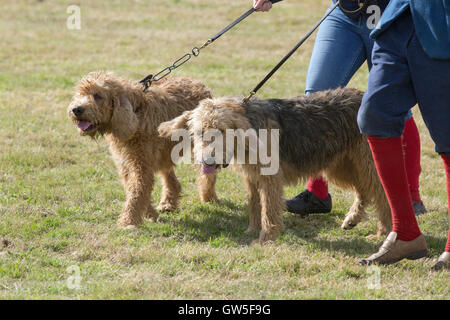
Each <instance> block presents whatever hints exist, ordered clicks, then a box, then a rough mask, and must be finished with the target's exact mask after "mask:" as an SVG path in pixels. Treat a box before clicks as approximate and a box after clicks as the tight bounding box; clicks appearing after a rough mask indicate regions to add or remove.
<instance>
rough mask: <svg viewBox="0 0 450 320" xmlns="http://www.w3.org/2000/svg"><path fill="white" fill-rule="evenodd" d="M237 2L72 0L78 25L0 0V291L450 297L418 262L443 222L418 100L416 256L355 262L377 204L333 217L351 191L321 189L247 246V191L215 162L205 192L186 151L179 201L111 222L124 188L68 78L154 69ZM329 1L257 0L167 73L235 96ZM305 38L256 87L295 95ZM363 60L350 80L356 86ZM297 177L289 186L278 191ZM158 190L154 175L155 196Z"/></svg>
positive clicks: (14, 294) (57, 11)
mask: <svg viewBox="0 0 450 320" xmlns="http://www.w3.org/2000/svg"><path fill="white" fill-rule="evenodd" d="M250 2H251V1H250V0H232V1H219V0H179V1H176V0H172V1H169V0H164V1H161V0H148V1H138V0H136V1H106V0H104V1H85V0H78V1H76V2H75V4H78V5H80V7H81V30H69V29H68V28H67V27H66V20H67V18H68V17H69V14H68V13H67V12H66V10H67V7H68V6H69V5H70V4H72V2H69V1H56V0H45V1H31V0H28V1H25V0H18V1H9V2H8V4H6V5H4V6H2V10H0V34H1V35H2V41H1V43H0V240H1V242H0V299H17V298H18V299H37V298H44V299H63V298H69V299H113V298H115V299H142V298H144V299H184V298H186V299H211V298H220V299H222V298H224V299H231V298H249V299H259V298H261V299H449V298H450V287H449V283H450V273H449V272H439V273H435V272H431V271H430V267H431V266H432V264H433V260H434V259H436V258H437V256H438V255H439V254H440V253H441V252H442V250H443V248H444V245H445V241H446V235H447V227H448V214H447V206H446V201H447V200H446V195H445V186H444V171H443V168H442V164H441V160H440V158H439V157H438V156H437V155H436V154H435V153H434V151H433V148H434V146H433V144H432V142H431V140H430V137H429V134H428V132H427V131H426V128H425V126H424V124H423V121H422V119H421V117H420V114H419V113H417V110H414V111H415V115H416V120H417V123H418V125H419V129H420V131H421V137H422V167H423V172H422V175H421V190H422V196H423V200H424V202H425V204H426V206H427V208H428V209H429V211H430V212H429V213H428V214H426V215H424V216H421V217H419V219H418V220H419V223H420V226H421V228H422V231H423V232H424V234H425V236H426V239H427V242H428V245H429V248H430V251H431V254H430V257H429V258H428V259H422V260H420V261H414V262H412V261H403V262H400V263H398V264H396V265H394V266H388V267H380V268H379V269H367V268H365V267H361V266H358V265H357V261H358V259H360V258H362V257H365V256H367V255H368V254H371V253H373V252H374V251H376V250H377V248H378V246H379V245H380V243H381V241H382V239H378V240H376V239H375V240H372V239H371V240H369V239H367V238H366V237H367V236H368V235H370V234H371V233H372V232H373V230H374V229H375V220H374V218H370V220H369V221H367V222H364V223H362V224H360V225H359V226H358V227H357V228H355V229H354V230H351V231H344V230H341V229H340V224H341V222H342V220H343V218H344V216H345V213H346V210H347V209H348V208H349V206H350V204H351V201H352V195H351V194H350V193H348V192H345V191H342V190H339V189H336V188H334V187H331V190H332V195H333V200H334V208H333V211H332V213H331V214H328V215H311V216H309V217H307V218H300V217H298V216H295V215H293V214H289V213H285V214H284V222H285V226H286V230H285V232H284V233H283V234H282V236H281V237H280V238H279V239H278V240H277V241H276V242H275V243H274V244H272V245H268V246H264V247H261V246H250V245H249V243H250V242H251V240H252V239H253V238H255V237H256V235H246V234H245V233H244V230H245V229H246V227H247V219H248V218H247V209H246V193H245V191H244V188H243V184H242V182H241V181H240V179H239V177H238V176H237V175H236V174H234V173H233V172H231V171H230V170H224V171H223V172H222V173H221V174H220V177H219V179H218V186H217V189H218V195H219V197H220V198H221V203H219V204H202V203H200V201H199V198H198V195H197V194H196V190H195V186H194V184H195V173H194V172H193V170H192V167H190V166H188V165H182V166H179V167H178V168H177V175H178V177H179V178H180V180H181V182H182V184H183V191H184V197H183V199H182V202H181V206H180V209H179V210H178V211H176V212H173V213H169V214H163V215H162V216H161V222H160V223H156V224H154V223H151V222H149V221H147V222H146V223H145V224H144V225H143V226H142V227H140V228H138V229H136V230H120V229H118V228H117V227H116V220H117V218H118V215H119V213H120V210H121V207H122V202H123V200H124V191H123V188H122V186H121V184H120V182H119V179H118V175H117V173H116V170H115V168H114V165H113V163H112V160H111V158H110V156H109V153H108V151H107V148H106V145H105V143H104V141H102V140H100V141H99V142H97V143H96V142H93V141H91V140H90V139H86V138H81V137H79V136H78V134H77V132H76V129H75V128H74V126H73V125H72V123H71V122H70V121H69V120H68V118H67V115H66V107H67V105H68V103H69V101H70V98H71V96H72V94H73V88H74V85H75V83H76V82H77V81H78V80H79V79H80V78H81V77H82V76H83V75H85V74H86V73H88V72H90V71H93V70H98V69H104V70H112V71H115V72H116V73H118V74H120V75H122V76H124V77H129V78H133V79H140V78H142V77H144V76H145V75H147V74H148V73H152V72H156V71H159V70H160V69H162V68H163V67H166V66H168V65H169V64H171V63H172V61H173V60H174V59H176V58H178V57H179V56H181V55H182V54H184V53H185V52H187V51H188V50H190V49H191V48H192V47H193V46H199V45H201V44H202V43H203V42H204V41H205V40H206V39H207V38H208V37H210V36H212V35H213V34H215V33H216V32H217V31H219V30H220V29H221V28H222V27H223V26H225V25H226V24H228V23H229V22H230V21H232V20H233V19H235V18H236V17H237V16H239V15H240V14H241V13H243V12H244V11H245V10H246V9H248V8H249V6H250ZM328 4H329V1H328V0H320V1H319V0H302V1H285V2H284V3H280V4H277V5H276V6H275V7H276V8H275V9H273V10H272V11H271V12H270V13H266V14H255V15H254V16H251V17H250V18H248V20H246V21H245V22H244V23H242V24H241V25H239V26H238V27H237V28H235V29H233V30H232V31H230V32H229V33H228V34H226V35H225V36H223V38H221V39H219V40H218V41H217V42H216V43H214V45H211V46H210V47H208V48H207V49H205V50H204V51H202V53H201V55H200V56H199V57H198V58H195V59H193V61H191V62H190V63H188V64H186V65H185V66H183V68H180V69H178V70H176V71H175V75H184V76H190V77H193V78H195V79H199V80H201V81H203V82H204V83H205V84H206V85H207V86H208V87H209V88H211V90H212V91H213V93H214V95H215V96H222V95H243V94H247V93H248V92H249V91H250V90H251V89H252V88H253V87H254V86H255V85H256V83H257V82H258V81H259V80H260V79H261V78H262V77H263V76H264V75H265V74H266V73H267V72H268V71H269V69H270V68H271V67H272V66H273V65H274V64H275V63H276V62H277V61H278V60H279V59H280V58H281V57H282V56H283V55H284V54H285V53H286V52H287V51H288V50H289V49H290V48H291V47H292V46H293V45H294V44H295V43H296V42H297V40H298V39H300V37H301V36H302V35H303V34H304V33H305V32H306V31H307V30H308V29H309V28H310V27H311V26H312V25H313V23H314V22H315V21H316V20H318V19H319V18H320V17H321V15H322V14H323V12H324V11H325V9H326V8H327V6H328ZM312 45H313V39H310V40H309V41H308V42H307V43H306V44H305V45H304V46H303V47H302V48H301V49H300V50H299V52H298V53H296V54H295V55H294V56H293V58H292V59H291V60H290V61H289V62H288V63H287V64H286V65H285V66H284V67H283V68H282V69H281V70H280V71H279V72H278V73H277V74H276V75H275V76H274V78H273V79H272V80H270V82H268V83H267V85H266V86H265V87H264V88H263V89H262V90H261V93H260V96H261V97H289V96H294V95H299V94H301V93H302V92H303V90H304V84H305V75H306V71H307V66H308V61H309V57H310V54H311V50H312ZM366 69H367V68H366V67H363V68H362V69H361V70H360V71H359V72H358V74H357V75H356V76H355V77H354V79H353V80H352V82H351V84H350V86H353V87H357V88H359V89H363V90H364V89H365V86H366V82H367V70H366ZM303 187H304V186H303V185H302V186H298V187H290V188H286V189H285V196H286V197H290V196H293V195H294V194H296V193H297V191H298V190H299V189H300V188H303ZM159 194H160V185H159V184H158V186H157V188H156V190H155V201H158V200H159ZM77 271H79V277H78V276H77ZM374 277H375V278H374ZM376 277H378V278H379V285H378V286H376V287H375V288H373V287H372V286H371V285H370V284H371V283H372V282H373V281H374V279H375V280H376ZM77 279H79V280H80V281H79V282H77ZM77 284H79V286H77Z"/></svg>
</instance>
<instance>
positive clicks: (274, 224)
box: [258, 175, 285, 243]
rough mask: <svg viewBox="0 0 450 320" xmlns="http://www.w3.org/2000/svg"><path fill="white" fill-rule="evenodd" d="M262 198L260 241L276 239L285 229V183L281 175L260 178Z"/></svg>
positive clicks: (259, 185)
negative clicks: (283, 183) (283, 215)
mask: <svg viewBox="0 0 450 320" xmlns="http://www.w3.org/2000/svg"><path fill="white" fill-rule="evenodd" d="M258 180H259V181H258V188H259V196H260V200H261V232H260V234H259V242H260V243H265V242H268V241H274V240H275V239H276V238H277V237H278V236H279V235H280V233H281V231H282V230H283V229H284V226H283V218H282V211H283V210H284V208H285V206H284V203H283V199H282V197H283V185H282V181H281V179H280V177H279V175H273V176H261V177H260V178H259V179H258Z"/></svg>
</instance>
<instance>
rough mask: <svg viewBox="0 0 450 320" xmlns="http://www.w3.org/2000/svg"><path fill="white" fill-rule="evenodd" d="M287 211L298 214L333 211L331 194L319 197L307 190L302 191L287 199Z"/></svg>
mask: <svg viewBox="0 0 450 320" xmlns="http://www.w3.org/2000/svg"><path fill="white" fill-rule="evenodd" d="M284 203H285V204H286V208H287V211H289V212H292V213H297V214H302V215H306V214H310V213H329V212H331V205H332V202H331V195H330V194H328V197H327V198H325V199H319V198H317V196H316V195H315V194H314V193H312V192H310V191H309V190H305V191H303V192H302V193H300V194H298V195H296V196H295V197H294V198H292V199H290V200H285V201H284Z"/></svg>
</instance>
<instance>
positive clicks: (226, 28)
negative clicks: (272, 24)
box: [207, 0, 283, 43]
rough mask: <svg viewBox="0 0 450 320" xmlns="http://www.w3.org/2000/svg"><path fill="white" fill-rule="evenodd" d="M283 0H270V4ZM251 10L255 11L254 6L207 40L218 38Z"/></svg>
mask: <svg viewBox="0 0 450 320" xmlns="http://www.w3.org/2000/svg"><path fill="white" fill-rule="evenodd" d="M280 1H283V0H271V1H270V2H272V4H275V3H277V2H280ZM253 12H255V9H254V8H251V9H250V10H248V11H247V12H246V13H244V14H243V15H242V16H240V17H239V18H237V19H236V20H234V21H233V22H232V23H231V24H229V25H228V26H226V27H225V28H223V29H222V30H221V31H220V32H219V33H217V34H216V35H215V36H213V37H211V38H209V39H208V41H207V42H209V43H212V42H214V41H215V40H217V39H218V38H220V36H222V35H223V34H224V33H225V32H227V31H228V30H230V29H231V28H233V27H234V26H235V25H237V24H238V23H239V22H241V21H242V20H244V19H245V18H247V17H248V16H249V15H251V14H252V13H253Z"/></svg>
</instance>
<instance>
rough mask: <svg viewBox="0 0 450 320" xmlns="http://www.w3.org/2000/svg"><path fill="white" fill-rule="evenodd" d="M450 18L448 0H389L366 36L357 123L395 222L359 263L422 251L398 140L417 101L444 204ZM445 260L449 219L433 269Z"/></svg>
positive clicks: (448, 165) (449, 163)
mask: <svg viewBox="0 0 450 320" xmlns="http://www.w3.org/2000/svg"><path fill="white" fill-rule="evenodd" d="M449 21H450V10H449V7H448V0H433V1H430V0H414V1H412V0H391V1H390V3H389V5H388V7H387V8H386V10H385V11H384V14H383V16H382V17H381V20H380V23H379V25H378V28H377V29H376V30H375V31H374V32H372V34H371V37H374V38H375V44H374V48H373V53H372V63H373V67H372V70H371V71H370V75H369V85H368V89H367V92H366V93H365V95H364V98H363V101H362V105H361V108H360V110H359V113H358V125H359V128H360V130H361V132H362V133H363V134H365V135H367V141H368V142H369V145H370V149H371V151H372V154H373V158H374V161H375V165H376V168H377V172H378V175H379V177H380V180H381V183H382V184H383V187H384V190H385V193H386V196H387V199H388V201H389V205H390V208H391V213H392V222H393V227H392V232H391V233H390V234H389V235H388V237H387V239H386V240H385V241H384V243H383V245H382V246H381V248H380V249H379V251H378V252H377V253H375V254H373V255H371V256H369V257H368V258H366V259H363V260H361V261H360V264H362V265H368V264H371V263H379V264H391V263H395V262H397V261H400V260H402V259H405V258H406V259H411V260H414V259H419V258H422V257H424V256H425V255H426V254H427V244H426V241H425V237H424V236H423V234H422V233H421V231H420V229H419V225H418V223H417V220H416V217H415V215H414V209H413V206H412V205H411V202H412V194H411V193H410V192H409V185H408V174H407V164H406V163H405V159H406V157H407V156H408V155H407V154H404V149H403V146H402V138H401V135H402V132H403V130H404V126H405V115H406V114H407V113H408V112H409V110H410V109H411V108H412V107H413V106H414V105H415V104H416V103H418V105H419V108H420V112H421V114H422V117H423V119H424V122H425V124H426V126H427V128H428V131H429V132H430V135H431V138H432V139H433V141H434V143H435V149H436V152H438V153H439V155H440V156H441V158H442V161H443V163H444V168H445V174H446V179H447V183H446V184H447V186H446V187H447V197H448V200H449V203H448V206H449V209H450V37H449V36H448V35H449V34H450V22H449ZM406 125H408V124H407V123H406ZM403 143H404V140H403ZM449 214H450V211H449ZM449 266H450V225H449V234H448V238H447V244H446V246H445V249H444V252H443V253H442V254H441V255H440V257H439V258H438V261H437V262H436V264H435V265H434V266H433V269H435V270H438V269H442V268H444V267H446V268H448V267H449Z"/></svg>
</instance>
